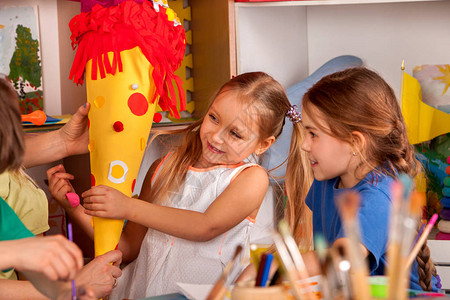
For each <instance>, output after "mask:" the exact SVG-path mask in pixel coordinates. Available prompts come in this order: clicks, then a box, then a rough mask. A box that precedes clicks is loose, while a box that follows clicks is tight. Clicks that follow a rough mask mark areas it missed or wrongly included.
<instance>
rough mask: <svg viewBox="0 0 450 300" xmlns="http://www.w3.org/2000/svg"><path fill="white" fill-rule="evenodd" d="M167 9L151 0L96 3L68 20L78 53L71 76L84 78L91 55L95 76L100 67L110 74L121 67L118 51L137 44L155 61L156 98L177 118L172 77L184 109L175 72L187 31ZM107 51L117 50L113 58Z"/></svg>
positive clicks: (79, 79)
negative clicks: (156, 9) (155, 7)
mask: <svg viewBox="0 0 450 300" xmlns="http://www.w3.org/2000/svg"><path fill="white" fill-rule="evenodd" d="M165 12H166V8H164V7H162V6H160V7H159V12H156V11H155V9H154V8H153V3H152V2H151V1H144V2H143V3H136V2H135V1H133V0H131V1H124V2H121V3H120V4H119V5H117V6H111V7H102V6H101V5H99V4H96V5H95V6H94V7H93V8H92V10H91V11H90V12H86V13H80V14H79V15H77V16H75V17H74V18H72V20H71V21H70V23H69V27H70V30H71V32H72V35H71V37H70V39H71V40H72V48H73V49H74V50H75V49H76V48H77V52H76V54H75V58H74V61H73V64H72V69H71V70H70V76H69V78H70V79H73V81H74V82H75V83H77V84H82V83H83V75H84V71H85V67H86V63H87V62H88V61H89V60H90V59H92V73H91V79H92V80H97V72H98V71H99V72H100V77H101V78H105V77H106V73H108V74H112V75H114V74H115V73H116V71H117V70H118V71H119V72H122V60H121V58H120V51H124V50H130V49H133V48H135V47H136V46H139V47H140V49H141V50H142V53H143V54H144V55H145V57H146V58H147V60H148V61H149V62H150V64H151V65H152V66H153V68H154V69H153V73H152V76H153V80H154V82H155V86H156V93H155V97H154V98H153V99H152V101H153V102H154V101H155V100H156V98H157V96H158V95H159V96H160V98H159V101H158V104H159V106H160V107H161V108H162V109H163V110H168V111H170V113H171V115H172V116H175V117H177V118H179V113H178V110H177V101H176V95H175V90H174V87H173V84H172V82H173V81H175V83H176V85H177V89H178V95H179V96H180V111H183V110H185V109H186V99H185V95H184V91H183V89H182V80H181V79H180V78H179V77H178V76H177V75H175V74H174V72H175V71H176V70H177V69H178V68H179V66H180V65H181V61H182V60H183V57H184V51H185V47H186V44H185V43H186V42H185V32H184V28H183V26H181V25H178V26H174V23H173V21H169V20H168V19H167V15H166V13H165ZM107 52H113V53H114V55H113V59H112V62H111V61H110V60H109V58H108V55H107V54H106V53H107Z"/></svg>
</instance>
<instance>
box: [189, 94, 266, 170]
mask: <svg viewBox="0 0 450 300" xmlns="http://www.w3.org/2000/svg"><path fill="white" fill-rule="evenodd" d="M238 97H239V94H238V91H235V90H228V91H223V92H221V93H220V94H219V95H218V96H217V97H216V99H215V100H214V103H213V104H212V105H211V107H210V108H209V110H208V112H207V114H206V116H205V118H204V120H203V123H202V126H201V127H200V139H201V142H202V154H201V157H200V159H199V161H198V163H197V164H195V167H199V168H208V167H212V166H215V165H223V164H237V163H240V162H242V161H243V160H244V159H245V158H247V157H248V156H250V155H251V154H252V153H253V152H255V151H256V152H257V151H258V149H259V148H260V147H262V146H263V145H264V142H262V143H261V142H260V135H259V118H256V117H255V111H256V110H255V109H254V108H252V107H251V106H250V107H249V105H248V104H246V103H244V102H243V101H241V100H239V98H238Z"/></svg>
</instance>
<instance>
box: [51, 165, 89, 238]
mask: <svg viewBox="0 0 450 300" xmlns="http://www.w3.org/2000/svg"><path fill="white" fill-rule="evenodd" d="M47 178H48V188H49V191H50V193H51V194H52V196H53V197H54V198H55V199H56V201H58V203H59V204H60V205H61V206H62V207H63V208H64V210H65V211H66V212H67V214H68V215H69V216H70V218H71V219H72V220H75V222H77V224H78V225H79V226H80V227H81V228H82V230H83V231H84V232H85V233H86V234H87V235H88V236H89V237H90V238H91V239H94V229H93V228H92V225H91V224H92V223H91V219H92V218H91V217H90V216H88V215H86V214H85V213H84V208H83V207H82V206H81V205H78V206H77V207H72V206H70V204H69V201H68V200H67V197H66V194H67V193H75V190H74V188H73V187H72V185H71V184H70V182H69V180H72V179H74V177H73V175H71V174H68V173H66V169H65V168H64V166H63V165H57V166H55V167H53V168H50V169H48V170H47Z"/></svg>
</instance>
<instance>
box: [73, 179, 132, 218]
mask: <svg viewBox="0 0 450 300" xmlns="http://www.w3.org/2000/svg"><path fill="white" fill-rule="evenodd" d="M81 196H82V197H83V201H84V205H83V206H84V208H85V209H86V211H85V213H86V214H88V215H91V216H95V217H102V218H110V219H126V218H127V207H128V206H127V204H128V203H129V202H130V200H131V198H130V197H128V196H126V195H124V194H123V193H121V192H119V191H118V190H116V189H114V188H112V187H109V186H106V185H98V186H94V187H92V188H91V189H90V190H87V191H86V192H84V193H83V194H82V195H81Z"/></svg>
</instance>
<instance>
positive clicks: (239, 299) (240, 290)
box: [231, 282, 289, 300]
mask: <svg viewBox="0 0 450 300" xmlns="http://www.w3.org/2000/svg"><path fill="white" fill-rule="evenodd" d="M252 283H253V284H252ZM231 299H232V300H286V299H289V294H288V292H287V291H286V289H285V287H283V286H282V285H274V286H269V287H255V286H254V282H247V283H244V284H237V285H236V286H234V288H233V290H232V291H231Z"/></svg>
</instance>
